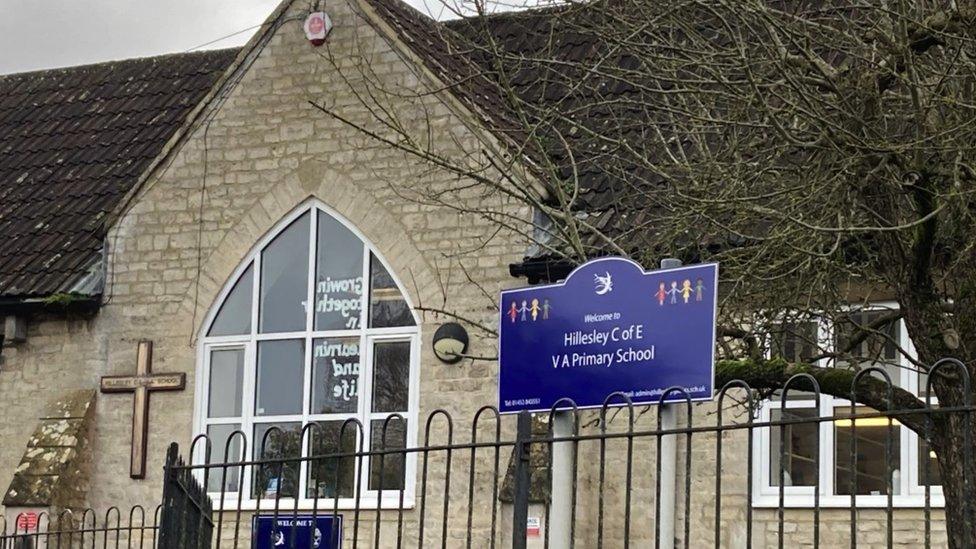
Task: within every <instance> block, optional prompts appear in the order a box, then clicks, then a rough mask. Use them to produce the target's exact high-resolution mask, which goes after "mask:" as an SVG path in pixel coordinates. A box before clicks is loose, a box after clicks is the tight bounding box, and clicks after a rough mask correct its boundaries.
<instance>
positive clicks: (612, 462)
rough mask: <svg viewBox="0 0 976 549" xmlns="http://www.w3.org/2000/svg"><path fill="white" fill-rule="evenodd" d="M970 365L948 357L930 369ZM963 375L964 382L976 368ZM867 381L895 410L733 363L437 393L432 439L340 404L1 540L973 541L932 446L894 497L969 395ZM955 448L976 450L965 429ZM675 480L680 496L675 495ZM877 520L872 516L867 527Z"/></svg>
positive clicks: (236, 440)
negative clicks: (654, 377)
mask: <svg viewBox="0 0 976 549" xmlns="http://www.w3.org/2000/svg"><path fill="white" fill-rule="evenodd" d="M959 366H960V365H959V364H958V363H954V362H951V361H950V362H945V363H942V365H939V366H937V367H935V368H934V369H933V370H932V371H931V372H930V377H929V379H930V380H931V379H932V378H933V377H935V376H937V375H940V374H941V373H943V372H942V370H948V369H949V368H958V367H959ZM953 375H955V376H957V380H958V382H959V384H960V388H962V389H963V392H962V394H966V395H968V394H969V391H968V387H969V382H968V378H967V374H966V371H965V369H964V368H958V371H956V372H955V373H954V374H953ZM869 376H871V380H868V377H869ZM867 382H870V383H873V384H875V387H878V384H879V383H880V384H883V385H882V387H883V388H884V390H883V391H882V392H885V393H887V395H886V398H887V400H886V403H887V404H889V405H890V406H886V408H887V409H886V410H885V411H874V410H865V409H863V408H861V407H855V406H854V405H853V404H852V405H850V407H849V409H845V408H835V409H834V410H833V411H834V413H832V414H823V415H821V414H820V413H819V412H817V413H815V414H808V415H802V414H796V413H781V414H780V417H773V416H772V415H770V414H769V412H762V413H760V412H761V411H763V410H768V409H769V408H770V407H776V406H777V405H778V407H779V409H782V410H785V411H790V410H791V408H790V402H791V398H790V397H791V395H792V394H795V393H797V392H800V391H802V392H803V394H804V395H805V397H804V398H809V399H812V400H813V401H819V396H820V387H819V385H818V383H817V381H816V379H814V378H813V377H811V376H809V375H807V374H798V375H796V376H794V377H793V378H791V379H790V380H789V382H787V383H786V384H785V386H784V387H783V388H782V389H781V390H779V391H768V390H767V391H755V390H753V389H751V388H750V387H749V386H748V385H747V384H746V383H744V382H741V381H736V382H731V383H728V384H727V385H725V387H723V388H722V389H721V390H720V391H719V392H718V393H717V395H716V399H715V400H714V401H713V402H710V403H696V404H693V403H691V401H690V399H689V398H688V395H687V393H685V392H684V391H683V390H682V389H680V388H675V389H672V390H670V391H668V392H667V393H665V394H664V395H662V396H661V399H662V402H663V401H664V400H665V399H666V398H673V397H674V396H679V397H681V398H682V401H681V402H678V403H674V402H671V403H669V404H667V406H669V407H670V408H669V410H670V411H671V412H670V413H671V415H672V417H674V416H677V420H676V421H677V423H676V424H668V423H667V421H665V419H666V418H665V417H664V416H665V415H666V414H661V413H655V412H658V411H660V410H661V408H659V407H657V406H634V405H632V404H631V403H630V400H629V398H628V397H627V396H626V395H624V394H614V395H610V396H609V397H608V398H607V400H606V402H605V405H604V406H603V407H602V408H599V409H593V410H577V409H575V407H574V406H573V404H572V403H571V402H569V401H563V402H560V403H557V407H559V408H560V410H559V411H556V410H551V411H550V413H548V414H536V415H534V416H533V415H530V414H528V413H521V414H518V415H512V416H503V415H500V414H499V413H498V412H497V410H496V409H495V408H494V407H492V406H486V407H483V408H481V409H480V410H478V411H477V413H476V414H475V415H474V417H473V419H472V421H471V423H470V424H468V425H466V426H465V427H464V428H463V429H456V425H455V420H454V418H453V417H452V416H451V415H450V414H449V413H447V412H446V411H444V410H435V411H434V412H432V413H431V414H430V415H429V416H428V417H427V418H426V420H425V421H424V422H423V423H422V424H419V425H417V426H416V427H415V428H414V427H411V428H413V429H415V430H416V431H417V433H418V435H417V438H418V440H417V442H416V443H414V444H410V445H407V444H403V443H402V441H401V443H397V444H394V443H393V442H391V440H393V439H394V438H396V437H391V434H393V433H403V432H405V431H406V430H405V429H400V427H397V426H398V425H400V424H403V425H412V424H410V423H408V419H407V418H404V417H402V416H400V415H397V414H393V415H390V416H389V417H387V418H386V419H385V420H383V421H381V422H377V421H374V422H373V426H374V427H375V428H376V430H377V431H378V432H374V433H372V434H371V435H370V434H369V432H368V427H366V426H364V425H363V424H362V423H361V422H360V421H359V420H357V419H348V420H345V421H343V422H342V423H341V427H340V428H339V429H338V439H337V440H335V441H333V442H334V443H335V444H334V446H335V447H336V448H335V449H334V450H335V451H327V452H320V453H316V452H314V451H313V450H314V449H315V448H317V447H319V446H317V443H316V441H321V440H325V439H324V437H326V436H327V435H329V434H330V433H331V435H333V436H334V435H335V430H334V429H333V430H331V431H329V430H327V429H326V428H325V427H324V426H323V425H320V424H318V423H314V422H313V423H308V424H306V425H304V426H302V428H301V429H300V430H297V429H296V430H295V431H285V430H282V429H281V428H279V427H271V428H269V429H267V430H266V431H264V433H263V435H262V436H261V438H260V439H259V440H258V441H256V442H258V443H259V445H257V448H258V449H259V451H257V452H255V451H254V447H253V446H251V447H250V449H249V445H248V442H249V441H248V437H247V435H246V434H245V433H244V432H242V431H240V430H238V431H235V432H233V433H232V434H231V435H230V436H229V437H226V438H224V439H222V440H219V441H212V440H210V439H209V438H207V437H206V436H200V437H197V438H196V439H194V441H193V442H192V444H191V447H190V448H189V449H188V450H189V452H188V453H187V454H186V456H187V457H188V458H192V460H188V462H187V463H184V462H183V461H182V460H180V459H179V457H178V449H177V447H176V446H175V445H174V446H173V447H171V449H170V451H169V454H168V459H167V466H166V473H165V478H166V479H167V480H166V485H165V488H164V501H163V505H162V509H161V511H159V512H157V513H155V514H154V515H153V520H152V521H151V524H149V523H147V522H146V521H145V520H144V519H143V517H142V514H143V513H142V512H141V508H138V509H139V511H136V510H133V514H130V516H129V520H128V521H127V523H126V521H125V520H124V519H122V518H120V517H119V512H118V511H117V510H114V511H110V514H106V515H105V516H104V518H103V519H102V520H101V523H98V521H95V520H93V517H94V514H93V513H91V512H90V511H85V512H84V513H82V514H81V520H72V519H71V518H69V519H64V518H63V517H60V516H59V517H57V519H56V520H54V521H53V522H52V521H47V520H44V521H41V522H43V524H41V525H39V526H38V528H37V529H36V531H35V532H26V531H22V532H18V531H17V529H16V528H10V527H6V526H5V527H4V529H3V530H2V532H3V535H2V536H0V549H14V548H15V547H21V545H17V544H18V543H22V542H24V541H25V540H26V541H29V540H33V541H34V542H35V543H34V545H33V547H41V546H43V547H59V545H58V540H68V542H69V543H70V542H72V541H80V545H78V546H80V547H89V546H90V547H112V546H115V545H114V544H118V543H121V545H120V546H124V547H157V546H159V547H164V548H169V547H181V548H190V547H194V548H208V547H217V548H220V547H225V548H244V547H265V546H267V547H274V546H277V547H284V548H290V549H316V548H322V549H325V548H331V547H339V546H340V543H341V547H345V548H347V549H348V548H358V547H363V548H367V547H373V548H376V549H378V548H380V547H398V548H400V547H440V548H451V549H453V548H456V547H463V548H465V549H468V548H474V547H477V548H482V547H484V548H491V549H494V548H496V547H497V548H509V547H511V548H513V549H522V548H525V547H526V546H527V545H528V544H529V543H530V542H532V541H533V538H537V539H536V540H535V543H537V544H541V545H542V546H543V547H546V548H549V547H552V548H554V549H556V548H558V549H564V548H566V547H571V548H577V547H578V548H583V547H586V548H589V547H594V548H604V547H607V548H610V547H671V546H675V547H707V546H712V547H716V548H720V547H784V546H787V545H795V544H804V545H812V546H814V547H857V546H858V543H862V544H866V545H871V546H885V547H895V546H899V547H905V546H911V547H926V548H927V547H939V546H944V545H946V544H947V543H950V544H951V545H952V546H954V547H967V546H969V544H971V542H972V540H971V539H968V540H967V539H965V537H963V538H959V539H955V540H949V537H951V533H947V529H946V528H945V527H944V526H943V525H942V524H939V525H938V527H933V524H936V523H941V522H942V521H944V520H945V519H944V515H943V509H942V507H941V506H939V505H935V504H934V503H933V499H934V496H933V492H932V491H933V488H934V487H933V484H936V483H934V482H928V480H929V479H933V478H938V477H937V475H938V471H931V470H930V469H931V465H930V460H929V459H922V458H919V463H920V464H921V465H920V467H921V471H920V472H919V473H918V475H919V479H918V480H919V482H920V483H921V485H920V486H919V487H918V488H917V489H918V491H919V492H918V493H917V494H916V496H917V498H916V499H915V500H913V501H911V502H909V503H905V502H904V501H900V500H899V498H900V497H901V496H902V495H898V494H896V493H895V492H896V488H897V486H896V485H895V478H896V477H898V475H899V474H906V471H905V469H906V467H905V465H906V464H904V463H902V464H901V465H900V466H899V465H898V463H897V462H898V460H897V459H896V455H897V452H896V449H895V448H896V445H898V443H899V440H900V439H901V433H900V429H901V428H902V427H900V426H899V424H905V425H907V424H911V425H913V426H914V427H913V428H914V429H915V430H916V431H918V436H919V439H920V440H921V441H922V442H924V443H926V444H927V442H926V441H931V440H933V437H932V433H931V432H930V431H931V429H932V426H934V425H937V424H946V423H947V422H956V423H959V424H962V425H964V426H965V429H964V430H963V432H965V433H968V432H970V429H969V427H970V422H971V415H972V413H973V411H974V410H976V408H974V407H972V406H971V403H970V402H968V400H967V401H966V402H964V403H963V405H958V406H948V405H943V406H941V407H939V406H935V405H931V404H929V403H928V402H926V403H924V405H917V406H915V407H910V408H899V409H895V406H894V405H893V404H894V402H895V399H894V398H893V397H892V393H893V389H892V388H891V385H890V381H889V380H888V377H887V374H886V373H885V372H884V371H882V370H880V369H874V368H872V369H867V370H865V371H864V372H863V373H861V374H859V375H858V376H856V377H855V379H854V385H855V386H858V385H859V384H863V383H867ZM929 383H931V381H930V382H929ZM852 389H853V388H852ZM852 394H853V391H852ZM926 394H931V391H928V392H927V393H926ZM853 400H854V399H851V401H852V402H853ZM845 406H847V405H845ZM675 412H677V413H675ZM766 416H769V417H768V418H767V417H766ZM824 424H827V425H830V426H832V429H833V432H834V435H833V436H834V438H833V439H831V440H835V448H834V453H833V457H834V467H833V471H832V474H833V475H834V477H833V481H832V482H831V483H832V485H833V486H834V491H833V493H831V494H827V493H826V492H825V490H823V489H822V488H823V487H822V482H821V481H822V479H823V478H826V477H825V476H824V475H825V473H826V472H827V471H826V470H825V469H823V467H824V466H825V465H824V464H823V463H821V454H822V452H821V448H820V442H821V437H820V435H819V434H817V435H816V437H813V438H812V437H811V435H810V433H811V432H813V433H818V432H819V426H821V425H824ZM864 424H870V425H871V426H872V427H871V429H872V436H871V437H864V436H859V433H861V434H863V432H864V430H865V429H866V428H865V427H863V426H862V425H864ZM919 425H921V426H923V428H921V429H919V428H918V426H919ZM839 426H844V427H843V429H841V428H840V427H839ZM333 427H335V426H334V425H333ZM401 427H402V425H401ZM804 430H805V431H804ZM462 431H463V433H464V434H461V435H459V433H461V432H462ZM804 433H806V434H804ZM838 433H841V434H843V437H841V436H840V435H839V434H838ZM759 437H763V438H761V439H760V438H759ZM459 439H463V440H459ZM346 440H348V441H350V442H349V444H346V443H343V442H341V441H346ZM760 440H761V441H765V443H764V445H763V444H758V441H760ZM837 441H841V442H843V444H845V445H846V446H843V445H842V444H841V442H837ZM920 444H921V443H920ZM923 448H924V447H923ZM757 449H762V451H763V452H766V453H765V454H764V455H763V456H760V455H759V454H758V453H757ZM952 451H953V452H958V453H959V455H961V459H962V462H964V463H966V464H971V463H972V461H971V460H972V455H971V454H972V441H971V440H970V439H969V437H968V435H966V436H965V437H963V439H962V440H960V441H958V444H957V446H955V447H953V448H952ZM920 452H921V450H920ZM303 454H304V455H303ZM309 454H311V455H309ZM925 454H926V456H923V457H927V452H926V453H925ZM214 455H220V456H230V459H226V460H214V459H211V458H212V457H213V456H214ZM868 455H873V456H874V457H875V458H876V459H875V460H874V467H875V469H873V470H868V469H867V468H866V465H865V460H866V456H868ZM760 459H764V460H768V462H767V461H763V462H762V463H763V467H759V466H757V460H760ZM777 464H778V465H777ZM899 467H900V471H899ZM668 468H674V469H675V470H676V474H675V475H674V476H673V477H672V476H670V475H668V474H666V473H663V472H662V471H663V470H666V469H668ZM966 470H967V471H971V470H972V469H971V468H968V467H967V469H966ZM757 475H760V476H761V477H764V478H765V481H764V482H765V483H761V482H759V480H762V479H760V478H757ZM972 480H973V479H971V478H969V476H968V475H967V476H966V478H964V479H962V482H961V485H959V486H953V487H951V488H952V489H953V490H956V493H957V495H961V498H960V499H959V501H961V502H964V503H963V504H962V505H964V506H966V509H965V510H964V512H963V514H962V516H963V517H965V520H969V519H968V517H970V516H971V514H970V513H968V511H970V509H968V506H969V505H971V502H972V495H973V494H972V488H973V483H972ZM862 484H863V485H862ZM866 487H867V488H866ZM757 489H759V490H760V491H761V492H763V493H758V494H757V492H756V490H757ZM797 490H800V492H802V494H800V495H797V494H799V493H800V492H797ZM866 490H868V491H869V492H875V493H873V494H872V493H866ZM208 494H209V495H208ZM759 496H764V497H765V500H763V501H760V499H761V498H760V497H759ZM798 497H799V498H800V499H802V501H801V502H800V503H797V501H798V500H797V498H798ZM826 497H829V498H830V500H831V501H829V502H827V503H826V504H825V502H824V498H826ZM672 498H673V500H674V502H675V503H674V505H673V506H672V505H670V504H663V502H670V501H671V500H672ZM868 500H869V501H868ZM865 501H868V503H869V504H870V506H869V507H865V506H862V505H861V504H863V503H864V502H865ZM211 506H212V509H211ZM953 511H954V512H955V511H956V510H953ZM72 516H77V515H72ZM554 516H555V517H561V518H557V519H555V520H554V519H552V517H554ZM256 517H259V518H256ZM340 517H341V518H340ZM86 521H87V522H86ZM868 521H870V522H872V523H873V524H871V525H870V527H869V528H865V526H866V522H868ZM157 524H159V528H157V526H156V525H157ZM896 525H897V526H898V527H896ZM906 525H909V526H908V527H906ZM136 536H138V537H139V539H136ZM255 536H257V537H258V538H261V537H265V538H266V539H255ZM157 539H158V540H160V542H161V543H159V544H158V545H157ZM167 540H173V541H171V542H167ZM40 541H43V542H44V543H45V544H46V545H39V544H38V542H40ZM258 542H259V543H258ZM279 542H280V545H275V543H279ZM167 543H169V545H167ZM252 544H253V545H252ZM62 546H64V547H73V545H70V544H68V545H62ZM24 547H31V546H30V545H25V546H24Z"/></svg>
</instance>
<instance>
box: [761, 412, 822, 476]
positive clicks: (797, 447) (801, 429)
mask: <svg viewBox="0 0 976 549" xmlns="http://www.w3.org/2000/svg"><path fill="white" fill-rule="evenodd" d="M816 417H818V413H817V409H816V408H787V409H785V410H782V409H778V408H777V409H773V410H772V411H771V412H770V418H771V419H772V421H781V420H795V419H815V418H816ZM817 425H818V424H817V423H815V422H810V423H796V424H792V425H786V426H784V427H780V426H773V427H770V428H769V431H770V437H769V439H770V445H769V453H770V454H771V455H770V460H769V478H770V485H772V486H779V475H780V447H779V444H780V442H779V441H780V432H781V430H782V432H783V434H784V437H783V440H785V446H784V456H785V462H786V463H785V471H784V476H783V479H784V482H783V484H784V485H785V486H814V485H816V483H817V476H816V471H815V469H816V459H817V452H818V444H819V440H820V435H819V434H818V431H819V429H818V426H817Z"/></svg>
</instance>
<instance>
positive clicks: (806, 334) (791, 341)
mask: <svg viewBox="0 0 976 549" xmlns="http://www.w3.org/2000/svg"><path fill="white" fill-rule="evenodd" d="M817 331H818V326H817V323H816V322H813V321H805V322H784V323H780V324H775V325H773V326H771V327H770V330H769V339H770V342H769V355H770V356H771V357H773V358H783V359H786V360H787V361H789V362H809V361H810V359H811V358H812V357H814V356H816V355H817V354H818V345H817V341H818V339H817Z"/></svg>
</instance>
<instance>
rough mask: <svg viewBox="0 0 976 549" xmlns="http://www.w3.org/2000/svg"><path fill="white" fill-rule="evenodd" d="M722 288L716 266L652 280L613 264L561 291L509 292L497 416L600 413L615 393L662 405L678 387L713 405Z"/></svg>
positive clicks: (601, 264)
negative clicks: (555, 409)
mask: <svg viewBox="0 0 976 549" xmlns="http://www.w3.org/2000/svg"><path fill="white" fill-rule="evenodd" d="M717 288H718V265H717V264H714V263H712V264H702V265H689V266H687V267H679V268H676V269H662V270H659V271H649V272H648V271H644V270H643V269H642V268H641V267H640V265H638V264H637V263H634V262H633V261H631V260H629V259H624V258H621V257H607V258H600V259H595V260H593V261H589V262H587V263H585V264H583V265H581V266H579V267H578V268H576V269H575V270H574V271H573V272H572V273H570V274H569V276H568V277H567V278H566V280H565V281H564V282H561V283H559V284H550V285H546V286H532V287H528V288H520V289H517V290H506V291H503V292H502V293H501V304H502V305H501V306H502V315H501V326H500V330H499V340H500V341H499V358H498V360H499V374H498V377H499V379H498V409H499V410H500V411H501V412H502V413H513V412H519V411H522V410H529V411H534V412H542V411H549V410H550V409H551V408H552V406H553V405H554V404H555V403H556V402H557V401H558V400H560V399H562V398H570V399H572V400H573V401H574V402H575V403H576V404H577V406H578V407H580V408H593V407H599V406H602V405H603V403H604V401H605V399H606V398H607V396H608V395H610V394H612V393H615V392H622V393H625V394H627V396H629V397H630V398H631V400H632V401H633V402H634V403H641V404H656V403H657V402H658V401H659V399H660V398H661V395H662V394H663V393H664V391H665V390H667V389H668V388H669V387H682V388H684V390H685V391H687V392H688V393H689V394H690V395H691V398H692V400H710V399H711V398H712V391H713V388H714V387H713V385H714V380H715V371H714V370H715V354H714V350H715V311H716V304H717V298H716V289H717ZM681 400H684V395H682V394H676V393H671V394H670V395H668V397H667V399H666V401H667V402H673V401H681ZM614 404H615V405H621V404H623V402H622V401H621V400H620V399H616V400H615V402H614ZM560 408H563V406H562V405H560ZM566 408H569V406H566Z"/></svg>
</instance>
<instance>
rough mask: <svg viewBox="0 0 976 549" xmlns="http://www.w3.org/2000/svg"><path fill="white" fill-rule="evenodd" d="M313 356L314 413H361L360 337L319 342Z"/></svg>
mask: <svg viewBox="0 0 976 549" xmlns="http://www.w3.org/2000/svg"><path fill="white" fill-rule="evenodd" d="M312 356H313V358H312V361H313V364H314V370H313V372H312V413H313V414H334V413H341V412H355V411H356V410H358V409H359V338H358V337H344V338H328V339H316V340H315V346H314V347H313V348H312Z"/></svg>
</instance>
